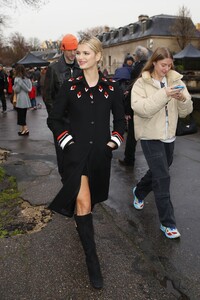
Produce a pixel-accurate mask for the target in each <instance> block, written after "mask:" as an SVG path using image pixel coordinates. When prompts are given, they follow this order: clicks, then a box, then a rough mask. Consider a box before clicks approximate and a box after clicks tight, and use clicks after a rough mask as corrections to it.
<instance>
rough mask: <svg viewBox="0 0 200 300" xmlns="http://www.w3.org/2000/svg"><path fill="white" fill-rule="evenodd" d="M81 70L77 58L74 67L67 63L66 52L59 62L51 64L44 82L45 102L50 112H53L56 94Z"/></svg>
mask: <svg viewBox="0 0 200 300" xmlns="http://www.w3.org/2000/svg"><path fill="white" fill-rule="evenodd" d="M80 72H81V70H80V68H79V66H78V64H77V62H76V60H75V63H74V64H73V65H72V67H70V66H69V64H67V63H66V61H65V58H64V54H62V55H61V57H60V58H59V60H58V61H57V62H53V63H52V64H50V65H49V67H48V69H47V72H46V76H45V82H44V95H43V96H44V102H45V105H46V108H47V112H48V114H49V113H50V112H51V109H52V107H53V103H54V101H55V97H56V94H57V93H58V91H59V89H60V87H61V86H62V84H63V82H64V81H65V80H66V79H69V78H70V77H72V76H74V77H77V76H78V75H79V74H80Z"/></svg>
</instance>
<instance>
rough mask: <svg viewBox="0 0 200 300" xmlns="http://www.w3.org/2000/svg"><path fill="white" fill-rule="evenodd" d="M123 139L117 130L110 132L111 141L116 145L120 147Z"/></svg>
mask: <svg viewBox="0 0 200 300" xmlns="http://www.w3.org/2000/svg"><path fill="white" fill-rule="evenodd" d="M123 140H124V138H123V137H122V136H121V135H120V134H119V133H118V132H117V131H113V132H112V136H111V141H112V142H113V143H115V144H116V146H117V147H120V145H121V143H122V142H123Z"/></svg>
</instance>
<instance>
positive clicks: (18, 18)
mask: <svg viewBox="0 0 200 300" xmlns="http://www.w3.org/2000/svg"><path fill="white" fill-rule="evenodd" d="M183 5H184V6H185V7H186V8H187V9H188V10H189V11H190V16H191V18H192V21H193V22H194V24H196V23H200V10H199V2H198V0H175V1H174V0H164V1H163V0H159V1H158V0H151V1H149V0H142V1H134V0H124V1H123V0H98V1H95V0H74V1H68V0H56V1H55V0H50V1H49V3H48V4H46V5H45V6H43V7H41V8H40V9H39V10H37V11H36V10H33V9H30V8H24V9H20V10H17V11H16V12H14V13H13V12H12V14H11V10H9V11H8V12H7V14H10V15H12V18H13V21H12V22H11V23H10V28H9V29H6V30H3V33H4V36H5V37H9V35H10V33H12V32H19V33H21V34H22V35H23V36H24V37H25V38H27V39H28V38H33V37H37V38H38V39H39V40H40V41H44V40H49V39H52V40H57V39H59V38H60V37H61V36H63V35H64V34H67V33H72V34H74V35H76V34H77V32H78V31H80V30H85V29H88V28H92V27H95V26H104V25H108V26H109V27H115V28H119V27H121V26H125V25H128V24H130V23H134V22H137V20H138V16H139V15H141V14H145V15H148V16H149V17H152V16H155V15H159V14H168V15H177V14H178V13H179V9H180V8H181V7H182V6H183ZM1 11H2V9H1Z"/></svg>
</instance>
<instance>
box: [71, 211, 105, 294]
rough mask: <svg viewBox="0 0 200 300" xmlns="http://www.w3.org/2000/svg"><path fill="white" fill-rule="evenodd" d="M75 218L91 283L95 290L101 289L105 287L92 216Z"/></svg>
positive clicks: (75, 216)
mask: <svg viewBox="0 0 200 300" xmlns="http://www.w3.org/2000/svg"><path fill="white" fill-rule="evenodd" d="M74 218H75V221H76V225H77V231H78V234H79V237H80V240H81V243H82V246H83V249H84V252H85V256H86V264H87V268H88V273H89V278H90V282H91V284H92V286H93V287H94V288H96V289H101V288H102V287H103V278H102V275H101V269H100V264H99V259H98V256H97V253H96V245H95V241H94V228H93V221H92V214H91V213H90V214H88V215H84V216H77V215H74Z"/></svg>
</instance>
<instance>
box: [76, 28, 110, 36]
mask: <svg viewBox="0 0 200 300" xmlns="http://www.w3.org/2000/svg"><path fill="white" fill-rule="evenodd" d="M108 28H109V27H108V26H107V25H105V26H96V27H92V28H88V29H85V30H80V31H78V33H77V34H78V37H79V38H80V39H81V38H82V37H83V36H84V35H93V36H97V35H99V34H102V33H103V32H106V31H108Z"/></svg>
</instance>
